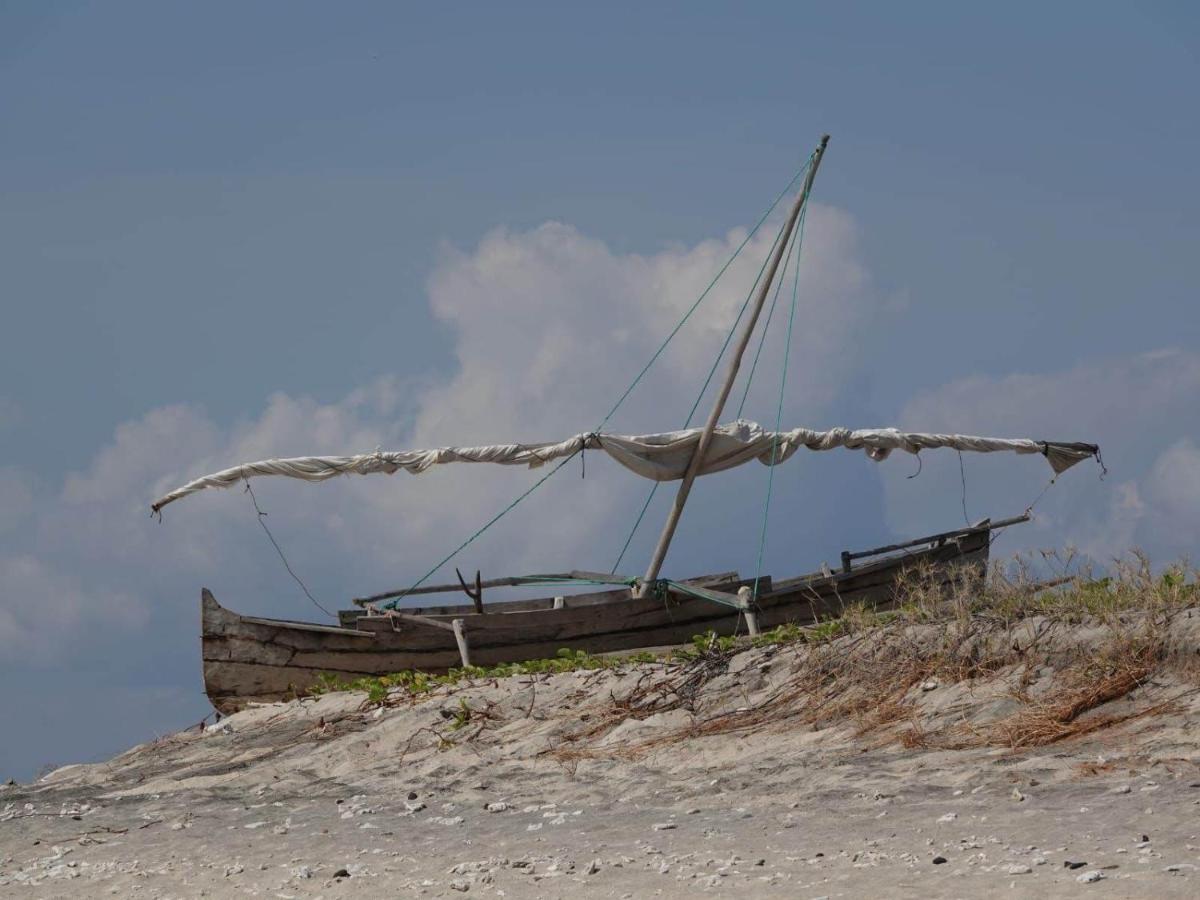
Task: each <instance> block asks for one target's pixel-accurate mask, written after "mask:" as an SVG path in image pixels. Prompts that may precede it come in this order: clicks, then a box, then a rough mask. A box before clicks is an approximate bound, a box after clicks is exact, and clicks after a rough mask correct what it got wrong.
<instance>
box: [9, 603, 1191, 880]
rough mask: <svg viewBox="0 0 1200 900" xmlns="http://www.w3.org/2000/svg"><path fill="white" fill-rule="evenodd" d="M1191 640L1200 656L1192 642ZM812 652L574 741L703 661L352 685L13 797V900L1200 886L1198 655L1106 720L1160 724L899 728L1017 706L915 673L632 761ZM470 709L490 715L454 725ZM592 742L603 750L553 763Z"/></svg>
mask: <svg viewBox="0 0 1200 900" xmlns="http://www.w3.org/2000/svg"><path fill="white" fill-rule="evenodd" d="M1195 624H1196V623H1195V622H1193V623H1191V626H1195ZM1192 630H1193V631H1194V627H1192ZM1080 633H1082V632H1079V631H1076V632H1074V633H1073V638H1072V639H1073V640H1074V639H1077V638H1078V635H1079V634H1080ZM1181 633H1182V634H1183V636H1182V637H1181V638H1180V639H1179V641H1178V644H1179V645H1178V647H1176V648H1175V649H1176V651H1177V652H1176V657H1177V658H1178V659H1181V660H1184V661H1185V662H1186V659H1187V658H1188V654H1193V655H1194V653H1195V647H1196V642H1195V640H1194V637H1195V635H1194V634H1191V632H1189V631H1188V630H1187V629H1184V631H1183V632H1181ZM804 652H805V651H804V650H803V648H802V647H795V646H793V647H787V648H783V649H778V650H749V651H746V652H743V653H741V654H739V655H737V656H736V657H734V658H733V660H732V661H731V662H730V664H729V667H728V671H727V672H726V673H725V674H722V675H718V676H717V677H716V678H714V679H712V680H710V681H708V682H707V683H706V684H704V685H702V686H701V687H700V689H699V692H698V693H697V695H696V696H695V697H694V698H693V708H692V710H688V709H686V708H679V709H675V710H672V711H666V712H659V713H657V714H655V715H653V716H651V717H650V718H647V719H644V720H640V721H639V720H634V719H629V720H627V721H625V722H624V723H621V724H617V725H616V726H615V727H614V728H611V729H609V730H607V731H606V732H603V733H601V734H598V735H595V736H592V737H590V738H589V739H587V740H585V741H580V742H577V744H571V743H564V741H563V738H564V736H565V735H567V734H570V733H572V732H574V731H577V730H578V729H580V728H586V727H588V726H590V725H594V724H596V723H597V722H598V721H599V720H601V719H602V718H603V716H604V714H605V710H606V708H608V707H609V706H610V704H611V702H612V698H614V697H616V698H623V697H625V696H627V695H628V694H629V692H630V691H631V690H633V689H634V688H635V686H637V685H638V684H639V683H640V684H642V686H643V687H645V686H646V685H649V684H654V683H665V682H668V681H672V680H678V677H679V674H680V673H679V670H678V669H675V670H665V669H664V668H663V667H661V666H642V667H630V668H628V669H627V670H625V671H623V672H611V671H601V672H591V673H568V674H562V675H556V676H541V677H537V678H530V677H517V678H511V679H505V680H502V681H498V682H486V683H476V684H473V685H470V686H466V687H461V688H460V689H457V690H454V691H451V690H450V689H439V690H438V691H437V692H436V693H434V694H433V695H431V696H428V697H426V698H424V699H422V700H421V701H420V702H408V701H407V700H405V701H404V702H403V703H399V704H398V705H396V706H393V707H390V708H387V709H384V710H383V711H381V712H380V711H377V710H374V709H370V708H363V700H364V696H363V695H362V694H350V693H343V694H332V695H328V696H325V697H322V698H319V699H315V700H308V701H304V702H296V703H290V704H279V705H274V706H267V707H259V708H255V709H251V710H248V711H246V712H243V713H239V714H238V715H236V716H233V717H231V718H229V719H226V720H225V721H224V722H223V723H221V725H220V726H219V727H217V728H210V729H209V730H208V731H207V732H205V733H200V732H197V731H192V732H189V733H186V734H179V735H174V736H171V737H169V738H166V739H164V740H162V741H159V742H156V743H153V744H147V745H143V746H141V747H137V748H135V749H133V750H131V751H129V752H127V753H125V754H123V755H121V756H119V757H117V758H115V759H113V760H111V761H110V762H108V763H104V764H99V765H90V766H72V767H67V768H65V769H60V770H58V771H57V772H55V773H52V774H51V775H49V776H47V777H46V778H44V779H42V780H41V781H40V782H38V783H37V784H34V785H28V786H10V787H7V788H0V896H5V897H8V896H30V897H39V898H40V897H60V896H61V897H81V896H86V897H92V896H117V897H198V896H210V897H227V896H228V897H243V896H261V897H281V898H286V897H326V898H335V897H355V898H364V897H397V896H416V895H422V896H429V897H459V896H463V895H464V894H465V895H467V896H482V897H510V898H512V897H569V898H572V900H576V898H588V897H613V898H619V897H631V898H632V897H636V898H641V897H647V896H663V897H691V896H696V895H705V894H710V895H714V896H724V895H727V894H728V895H733V894H735V893H736V894H737V895H739V896H743V897H764V898H770V897H781V898H782V897H787V898H801V900H803V898H816V897H846V898H857V897H991V896H1004V897H1025V896H1037V897H1039V898H1047V897H1062V896H1096V897H1155V898H1158V897H1180V898H1183V897H1189V898H1190V897H1196V896H1200V869H1198V868H1197V867H1198V866H1200V729H1198V727H1197V726H1198V724H1200V699H1198V697H1197V693H1196V688H1195V684H1196V682H1195V680H1194V679H1193V678H1191V677H1190V676H1189V675H1188V674H1187V672H1186V671H1185V670H1186V666H1184V667H1179V666H1177V667H1176V669H1177V670H1178V671H1174V672H1168V671H1163V672H1161V673H1159V674H1157V675H1156V676H1155V677H1154V679H1153V680H1152V682H1150V683H1148V684H1147V685H1145V686H1144V687H1142V688H1139V689H1138V690H1136V691H1134V692H1133V694H1131V695H1129V696H1128V697H1125V698H1122V699H1119V700H1115V701H1113V702H1111V703H1109V704H1106V705H1105V706H1103V707H1101V708H1099V709H1097V710H1094V711H1093V712H1091V713H1089V714H1088V715H1097V716H1098V715H1107V716H1118V717H1119V716H1122V715H1129V714H1132V713H1138V712H1141V711H1144V710H1146V709H1149V708H1153V707H1155V706H1158V705H1161V704H1163V703H1165V702H1166V701H1171V702H1170V703H1169V704H1168V705H1166V706H1161V707H1160V708H1159V711H1158V712H1156V713H1154V714H1152V715H1141V716H1139V717H1137V718H1132V719H1126V720H1125V721H1123V722H1118V723H1117V724H1114V725H1110V726H1108V727H1103V728H1098V729H1096V730H1094V731H1092V732H1090V733H1088V734H1085V735H1083V736H1079V737H1073V738H1070V739H1067V740H1064V741H1060V742H1056V743H1052V744H1049V745H1047V746H1044V747H1039V748H1032V749H1026V750H1022V751H1019V752H1016V751H1012V750H1010V749H1008V748H1003V747H996V746H977V747H974V748H971V749H957V750H947V749H929V748H928V747H924V748H922V747H915V748H912V749H908V748H906V747H905V746H904V742H903V741H902V740H901V737H903V736H904V735H905V734H910V735H911V733H913V729H914V728H920V729H925V730H927V731H928V732H930V733H933V732H935V731H936V730H937V729H938V728H939V727H944V726H947V725H954V728H955V729H957V730H956V732H955V733H957V734H960V735H963V734H966V735H969V734H971V733H972V729H974V731H976V732H979V733H983V731H985V730H986V729H987V728H988V727H989V723H994V722H995V721H997V720H999V719H1003V718H1004V717H1005V716H1007V715H1010V714H1011V713H1012V712H1013V710H1014V706H1015V705H1016V701H1015V700H1014V699H1013V698H1012V696H1011V690H1012V687H1013V685H1014V678H1016V676H1017V674H1019V673H1018V670H1017V669H1016V668H1010V669H1007V670H1004V671H1001V672H998V673H996V674H995V675H994V676H993V677H990V678H987V679H977V680H975V681H972V682H963V683H958V684H941V683H937V684H936V685H934V684H933V683H929V684H926V685H924V688H925V689H922V686H920V685H918V686H916V687H914V688H913V690H912V692H910V695H909V697H908V699H909V700H910V701H911V702H912V704H913V705H912V710H914V711H915V712H914V713H913V714H911V715H910V716H909V717H908V718H905V719H902V720H899V721H895V722H890V721H889V722H887V723H885V724H883V725H879V726H878V727H874V728H870V729H868V730H866V731H865V732H864V733H860V731H862V729H863V727H864V721H865V720H863V719H861V718H860V719H857V720H844V721H840V722H835V723H832V724H830V725H829V727H822V728H820V729H814V728H813V726H812V725H808V724H800V723H798V722H793V723H791V724H787V723H785V724H784V725H782V726H780V727H759V728H756V729H754V730H749V731H746V732H742V733H729V734H721V735H717V736H712V737H692V738H678V737H676V738H674V739H672V740H670V741H668V742H666V743H664V744H662V745H660V746H657V747H654V748H648V749H644V750H643V751H641V752H638V753H633V754H631V748H632V747H634V746H635V745H636V744H637V743H638V742H641V741H645V740H646V739H652V738H656V737H663V736H667V735H670V734H672V733H673V732H676V731H677V730H678V729H680V728H686V727H688V726H690V725H692V724H694V723H696V722H698V721H706V720H711V718H712V716H713V715H715V714H717V713H719V712H721V711H722V710H724V711H736V710H738V709H744V708H748V707H754V706H757V705H758V704H760V703H762V702H763V701H764V700H765V699H766V698H768V697H770V696H771V695H772V693H773V692H775V691H778V690H779V689H780V688H781V686H783V685H786V684H787V683H788V681H789V679H790V678H791V677H792V676H793V674H794V672H795V671H796V669H797V667H799V666H802V665H803V664H804ZM1053 674H1054V673H1053V667H1052V666H1046V667H1043V668H1042V669H1041V670H1039V673H1038V674H1037V676H1036V677H1035V678H1034V680H1033V683H1032V686H1031V690H1032V691H1034V692H1036V691H1038V690H1042V691H1046V690H1048V687H1047V685H1049V684H1051V679H1052V676H1053ZM463 702H465V703H466V704H467V706H468V707H469V708H470V709H471V710H472V711H473V715H472V716H471V718H470V720H469V721H467V722H466V723H465V724H464V725H463V726H462V727H460V728H454V727H453V725H454V724H455V722H454V716H455V714H456V713H458V712H459V711H461V709H462V705H461V704H462V703H463ZM485 710H486V712H487V714H486V716H485V715H483V711H485ZM322 723H323V724H322ZM956 723H957V724H956ZM909 743H912V741H911V740H910V741H909ZM934 743H936V741H935V742H934ZM572 746H579V747H582V748H584V749H585V750H586V751H588V753H589V754H590V757H588V758H583V759H576V760H571V759H562V758H555V757H554V756H553V755H552V754H549V753H548V752H547V751H550V750H553V749H555V748H558V749H560V750H561V749H563V748H569V747H572ZM629 757H631V758H629ZM1143 835H1144V836H1145V837H1146V840H1143ZM935 859H942V860H944V862H940V863H935ZM1068 862H1069V863H1072V864H1074V863H1083V864H1084V865H1082V866H1078V867H1076V868H1068V867H1067V866H1066V865H1065V864H1066V863H1068ZM339 872H340V873H342V874H341V875H339V874H338V873H339ZM1089 873H1095V874H1089ZM1081 878H1085V879H1088V878H1090V879H1094V880H1092V881H1086V880H1085V881H1083V882H1081V881H1080V879H1081Z"/></svg>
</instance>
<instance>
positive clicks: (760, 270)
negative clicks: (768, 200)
mask: <svg viewBox="0 0 1200 900" xmlns="http://www.w3.org/2000/svg"><path fill="white" fill-rule="evenodd" d="M810 161H811V160H810ZM806 168H807V166H806ZM801 171H803V170H801ZM786 227H787V222H783V223H781V224H780V226H779V230H778V231H777V232H775V239H774V240H773V241H771V246H770V248H769V249H768V250H767V254H766V256H765V257H763V262H762V265H761V266H759V267H758V274H757V275H756V276H754V283H753V284H752V285H750V290H749V291H748V292H747V293H746V299H745V300H743V301H742V308H741V309H740V310H738V314H737V318H736V319H734V320H733V325H731V326H730V328H729V332H728V333H727V334H726V335H725V343H723V344H722V345H721V351H720V352H719V353H718V354H717V357H716V359H714V360H713V364H712V366H711V367H710V368H709V370H708V376H707V377H706V378H705V379H704V384H702V385H701V386H700V392H699V393H698V394H696V400H695V402H694V403H692V408H691V409H690V410H689V411H688V414H687V419H685V420H684V423H683V427H684V428H687V427H688V426H689V425H691V424H692V417H693V416H694V415H696V410H697V409H699V408H700V401H701V400H703V399H704V394H705V392H706V391H707V390H708V386H709V385H710V384H712V380H713V376H714V375H716V374H717V368H718V367H719V366H720V365H721V359H722V358H723V357H724V356H725V351H726V350H727V349H728V348H729V342H730V341H732V340H733V335H734V334H735V333H736V332H737V327H738V323H739V322H741V321H742V316H744V315H745V314H746V309H747V308H748V307H749V306H750V300H751V299H752V298H753V297H754V289H755V288H756V287H758V285H759V282H761V281H762V277H763V273H764V272H766V270H767V263H768V262H770V260H771V254H772V253H773V252H774V251H775V248H776V247H777V246H779V241H780V239H781V238H782V237H783V231H784V229H785V228H786ZM777 293H778V292H777ZM768 323H769V319H768ZM738 413H739V415H740V413H741V410H740V409H739V410H738ZM659 484H661V482H658V481H656V482H654V484H653V485H651V486H650V490H649V491H648V492H647V494H646V502H645V503H643V504H642V509H641V512H639V513H638V515H637V518H636V519H635V520H634V522H633V527H632V528H630V529H629V534H628V535H627V536H626V538H625V544H624V545H623V546H622V547H621V552H620V553H619V554H617V561H616V562H614V563H613V567H612V571H613V572H616V571H617V569H619V568H620V567H621V561H622V560H623V559H625V553H626V552H627V551H628V550H629V545H630V543H632V541H633V536H634V535H635V534H636V533H637V530H638V527H639V526H640V525H641V524H642V519H644V518H645V517H646V511H647V510H648V509H649V508H650V501H652V500H653V499H654V495H655V493H657V491H658V486H659Z"/></svg>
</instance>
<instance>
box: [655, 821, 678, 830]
mask: <svg viewBox="0 0 1200 900" xmlns="http://www.w3.org/2000/svg"><path fill="white" fill-rule="evenodd" d="M651 827H653V829H654V830H655V831H670V830H671V829H673V828H674V827H675V823H674V822H655V823H654V825H653V826H651Z"/></svg>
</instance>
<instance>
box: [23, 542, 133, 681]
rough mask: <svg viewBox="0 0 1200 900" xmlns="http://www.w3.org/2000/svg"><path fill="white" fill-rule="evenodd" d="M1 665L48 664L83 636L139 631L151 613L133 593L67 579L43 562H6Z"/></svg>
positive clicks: (30, 559)
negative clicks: (13, 662)
mask: <svg viewBox="0 0 1200 900" xmlns="http://www.w3.org/2000/svg"><path fill="white" fill-rule="evenodd" d="M0 598H3V602H0V662H3V661H8V660H12V661H17V660H19V661H20V662H22V663H26V664H32V665H43V664H46V663H48V662H50V661H52V660H53V659H55V658H56V657H58V656H59V655H60V653H61V651H62V648H63V645H64V642H70V641H71V640H72V638H75V637H77V636H78V635H79V634H81V633H83V632H88V631H93V630H96V629H106V630H120V629H136V628H138V627H140V626H141V625H142V624H144V623H145V621H146V618H147V614H146V610H145V607H144V606H143V604H141V603H140V602H139V601H138V600H137V599H136V598H134V597H133V596H131V595H130V594H127V593H121V592H116V591H111V590H108V589H106V588H103V587H98V586H96V585H95V584H94V583H92V582H91V581H90V580H87V579H86V578H84V577H80V576H75V575H69V574H64V573H62V572H57V571H54V570H53V569H51V568H49V567H48V566H47V565H46V564H45V563H43V562H42V561H41V560H39V559H37V558H35V557H32V556H28V555H24V554H16V555H11V556H5V557H0Z"/></svg>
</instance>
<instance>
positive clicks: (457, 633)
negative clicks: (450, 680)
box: [450, 619, 471, 669]
mask: <svg viewBox="0 0 1200 900" xmlns="http://www.w3.org/2000/svg"><path fill="white" fill-rule="evenodd" d="M450 625H451V627H452V628H453V629H454V640H456V641H458V655H459V656H460V657H462V664H463V668H464V669H465V668H467V667H469V666H470V665H471V646H470V645H469V644H468V643H467V630H466V629H465V628H464V627H463V620H462V619H452V620H451V621H450Z"/></svg>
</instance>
